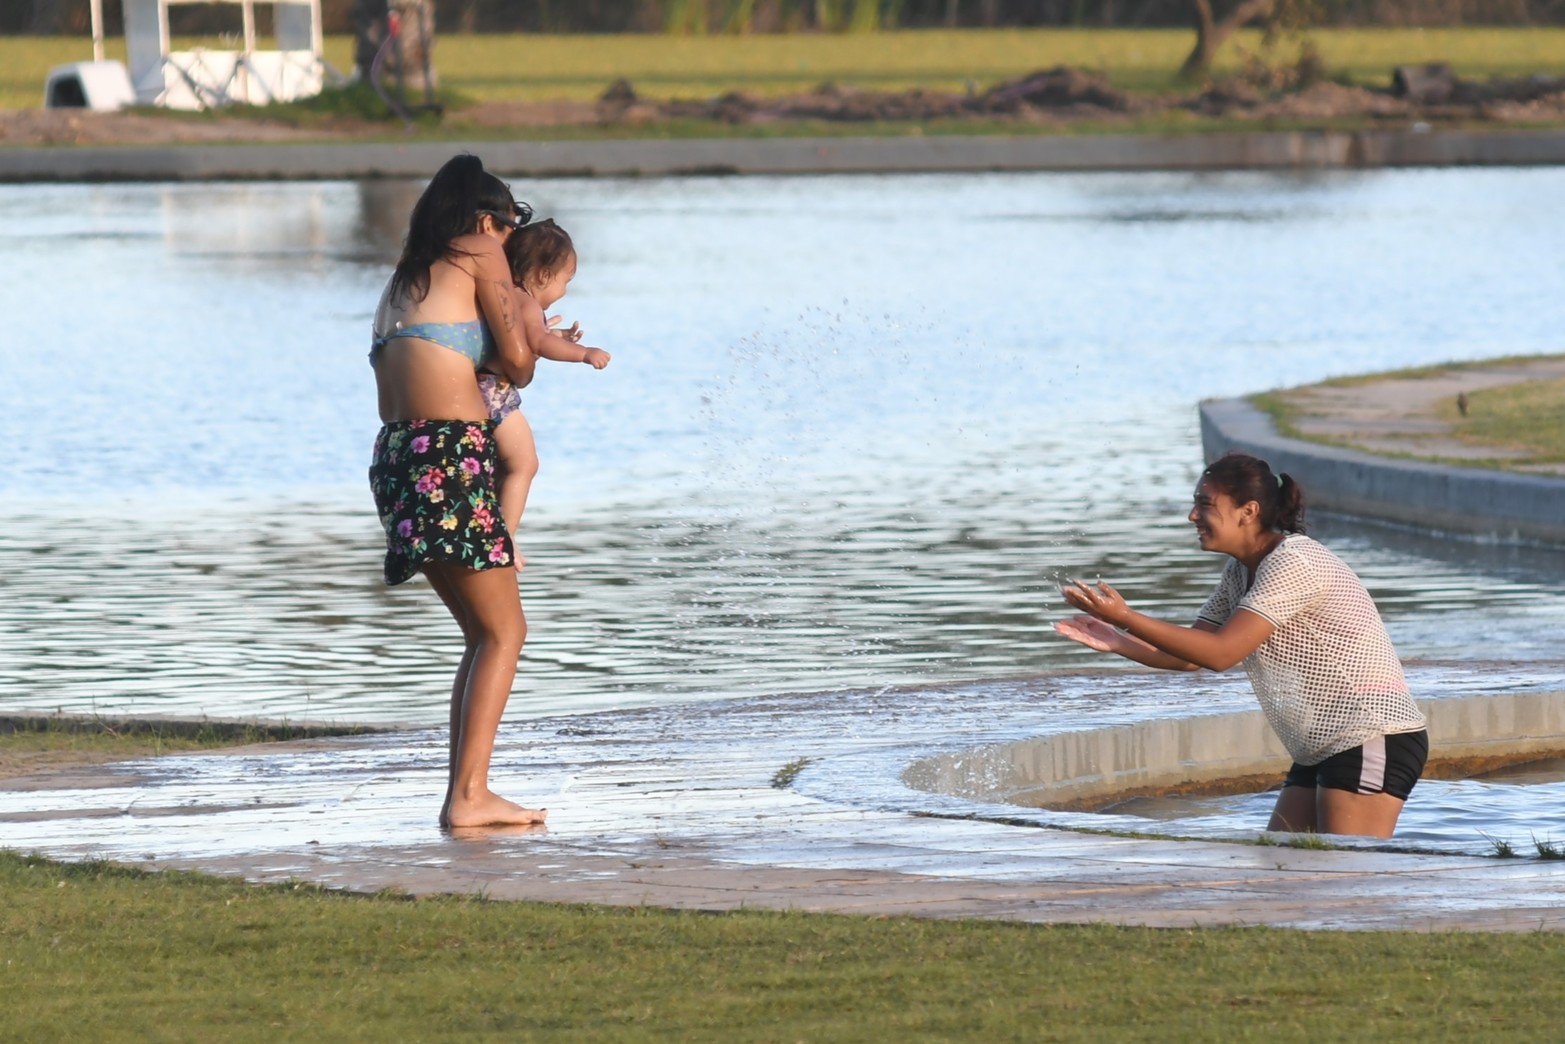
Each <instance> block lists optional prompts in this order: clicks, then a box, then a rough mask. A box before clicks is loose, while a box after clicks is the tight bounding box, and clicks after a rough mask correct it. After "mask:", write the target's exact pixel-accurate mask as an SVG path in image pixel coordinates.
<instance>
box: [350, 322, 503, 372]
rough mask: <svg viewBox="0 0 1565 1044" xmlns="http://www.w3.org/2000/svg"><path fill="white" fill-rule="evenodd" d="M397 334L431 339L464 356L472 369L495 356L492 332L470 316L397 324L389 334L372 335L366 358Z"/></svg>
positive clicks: (372, 356) (372, 355)
mask: <svg viewBox="0 0 1565 1044" xmlns="http://www.w3.org/2000/svg"><path fill="white" fill-rule="evenodd" d="M398 337H417V338H418V339H419V340H421V341H433V342H434V343H435V344H438V345H440V346H441V347H443V348H449V349H451V350H452V351H453V352H456V353H457V354H459V355H464V356H466V357H467V359H468V360H469V361H470V362H471V363H472V364H473V369H475V370H476V369H478V368H480V367H481V366H483V365H484V364H485V363H487V362H489V361H490V360H491V359H493V358H494V357H495V340H494V335H493V334H491V333H490V332H489V326H488V324H486V323H485V322H484V321H483V320H482V319H473V320H471V321H470V322H465V323H407V324H403V323H398V324H397V325H396V327H395V329H393V330H392V331H391V332H390V333H388V334H386V335H385V336H383V337H376V338H375V339H374V340H373V341H372V342H371V343H370V357H371V358H372V359H373V358H374V355H375V349H377V348H380V347H381V346H383V345H385V344H386V343H387V342H388V341H393V340H395V339H397V338H398Z"/></svg>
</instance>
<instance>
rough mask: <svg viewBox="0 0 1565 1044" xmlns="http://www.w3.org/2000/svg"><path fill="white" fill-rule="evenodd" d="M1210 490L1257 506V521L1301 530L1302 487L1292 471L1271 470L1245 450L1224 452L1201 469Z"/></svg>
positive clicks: (1202, 476) (1275, 526)
mask: <svg viewBox="0 0 1565 1044" xmlns="http://www.w3.org/2000/svg"><path fill="white" fill-rule="evenodd" d="M1201 480H1202V481H1203V482H1205V483H1206V484H1207V486H1208V487H1209V488H1210V489H1211V490H1212V491H1214V492H1217V493H1226V494H1227V495H1228V496H1230V497H1232V498H1233V501H1234V503H1236V504H1248V503H1249V502H1250V501H1252V500H1253V501H1255V502H1256V503H1257V504H1259V505H1260V506H1261V525H1263V526H1265V527H1266V528H1267V529H1275V530H1280V531H1282V532H1284V533H1302V532H1304V490H1303V489H1301V488H1300V487H1299V484H1298V483H1297V482H1295V481H1294V480H1293V476H1292V475H1288V474H1281V475H1277V474H1273V473H1272V468H1271V465H1270V464H1268V463H1266V462H1265V461H1264V460H1262V459H1261V458H1259V457H1252V456H1250V454H1248V453H1239V452H1232V453H1225V454H1223V456H1221V457H1219V458H1218V459H1217V460H1215V461H1213V462H1212V463H1211V464H1210V465H1208V466H1207V469H1206V470H1205V471H1203V472H1201Z"/></svg>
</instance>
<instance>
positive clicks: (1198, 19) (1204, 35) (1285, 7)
mask: <svg viewBox="0 0 1565 1044" xmlns="http://www.w3.org/2000/svg"><path fill="white" fill-rule="evenodd" d="M1190 5H1191V7H1192V8H1193V10H1194V12H1195V47H1193V48H1192V49H1191V51H1190V56H1189V57H1188V58H1186V59H1185V63H1184V65H1182V66H1180V68H1179V75H1180V76H1181V77H1184V78H1185V79H1202V78H1204V77H1205V76H1206V74H1207V73H1208V72H1210V71H1211V68H1212V61H1213V59H1215V58H1216V57H1217V51H1218V48H1220V47H1222V45H1223V43H1224V42H1225V41H1226V40H1227V39H1228V38H1229V37H1230V36H1232V35H1233V34H1234V33H1235V32H1236V31H1238V30H1239V29H1242V28H1243V27H1244V26H1246V25H1249V24H1250V23H1251V22H1254V21H1257V20H1263V21H1264V22H1265V24H1266V37H1267V42H1268V44H1270V43H1271V42H1273V41H1275V40H1276V38H1277V37H1278V36H1279V35H1280V34H1283V33H1290V34H1292V33H1300V32H1303V31H1304V30H1305V29H1307V28H1309V27H1310V26H1311V25H1312V24H1314V22H1315V21H1316V20H1317V19H1318V18H1319V17H1320V8H1319V6H1318V5H1317V3H1316V2H1315V0H1236V2H1230V3H1228V4H1226V5H1225V6H1226V9H1225V10H1224V11H1223V13H1222V14H1220V15H1219V14H1218V13H1217V12H1216V10H1215V9H1214V2H1213V0H1190Z"/></svg>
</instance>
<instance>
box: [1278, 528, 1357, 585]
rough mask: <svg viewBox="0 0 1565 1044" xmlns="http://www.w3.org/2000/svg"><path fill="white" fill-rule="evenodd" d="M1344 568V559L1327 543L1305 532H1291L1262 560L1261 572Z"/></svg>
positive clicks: (1318, 570) (1316, 570) (1314, 570)
mask: <svg viewBox="0 0 1565 1044" xmlns="http://www.w3.org/2000/svg"><path fill="white" fill-rule="evenodd" d="M1333 568H1343V565H1342V559H1340V558H1338V557H1337V556H1336V555H1335V554H1333V553H1332V552H1331V549H1330V548H1328V547H1327V546H1326V545H1325V544H1322V543H1321V542H1320V541H1319V540H1316V539H1315V538H1314V537H1310V536H1305V535H1304V534H1303V533H1289V534H1288V535H1287V536H1286V537H1284V538H1283V540H1282V542H1281V543H1279V544H1278V545H1277V546H1276V547H1275V548H1273V549H1272V552H1271V554H1269V555H1267V556H1266V557H1265V558H1264V559H1262V560H1261V565H1260V569H1258V570H1257V574H1259V573H1274V574H1275V573H1283V574H1295V575H1297V574H1298V573H1300V572H1310V573H1319V572H1321V571H1322V570H1325V569H1333Z"/></svg>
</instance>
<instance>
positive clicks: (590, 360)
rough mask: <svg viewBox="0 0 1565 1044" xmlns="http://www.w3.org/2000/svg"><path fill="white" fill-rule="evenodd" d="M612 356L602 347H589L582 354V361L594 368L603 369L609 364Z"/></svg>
mask: <svg viewBox="0 0 1565 1044" xmlns="http://www.w3.org/2000/svg"><path fill="white" fill-rule="evenodd" d="M611 358H612V356H610V355H609V353H608V352H606V351H604V350H603V349H602V348H588V349H587V350H586V352H585V353H584V354H583V355H582V357H581V361H582V362H584V363H586V364H587V365H588V366H591V367H592V368H593V369H594V370H601V369H603V368H604V367H605V366H607V365H608V364H609V359H611Z"/></svg>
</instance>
